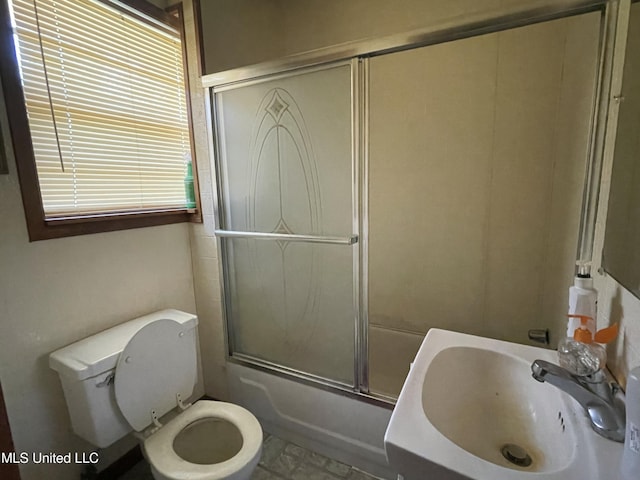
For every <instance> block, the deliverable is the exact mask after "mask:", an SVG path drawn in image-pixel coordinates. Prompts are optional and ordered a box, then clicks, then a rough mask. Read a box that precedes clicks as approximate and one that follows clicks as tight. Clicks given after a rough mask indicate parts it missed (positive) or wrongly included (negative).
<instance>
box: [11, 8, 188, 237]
mask: <svg viewBox="0 0 640 480" xmlns="http://www.w3.org/2000/svg"><path fill="white" fill-rule="evenodd" d="M136 3H139V2H136ZM9 4H10V8H12V14H13V22H12V20H11V18H10V16H9V14H10V12H9V11H2V12H0V14H1V15H2V17H3V18H2V38H1V40H2V43H3V45H5V46H3V47H2V49H3V50H2V80H3V86H4V90H5V98H6V103H7V110H8V113H9V118H10V124H11V131H12V137H13V144H14V150H15V151H16V161H17V164H18V172H19V176H20V182H21V187H22V195H23V203H24V205H25V213H26V216H27V224H28V228H29V235H30V238H31V240H39V239H43V238H53V237H59V236H67V235H75V234H81V233H92V232H97V231H108V230H115V229H121V228H133V227H139V226H148V225H157V224H163V223H172V222H178V221H186V220H193V217H194V216H196V217H197V213H196V208H195V207H196V205H195V195H194V194H193V190H192V189H191V188H190V185H192V184H191V183H190V181H189V179H188V177H189V176H190V175H191V168H192V167H191V150H192V149H191V138H190V128H189V109H188V102H187V91H186V89H185V80H184V76H185V74H184V72H185V69H184V68H183V46H182V43H183V42H182V39H181V30H180V29H179V28H178V26H177V23H176V21H175V20H176V19H175V17H174V16H172V15H169V14H167V13H166V12H164V11H163V10H160V9H157V8H155V7H153V6H152V5H150V4H144V5H145V6H146V8H145V14H141V13H140V11H139V10H134V9H133V8H132V7H130V6H128V5H127V4H125V3H119V2H118V3H116V2H108V1H105V2H102V1H98V0H9ZM2 8H3V10H4V9H5V8H6V6H3V7H2ZM149 13H152V14H153V15H149ZM7 17H9V18H7ZM8 22H12V23H13V26H12V25H11V23H8ZM11 40H13V42H11ZM8 43H13V44H14V45H17V48H16V47H15V46H13V49H14V51H10V49H11V47H8V46H6V44H8ZM18 92H19V93H18ZM17 93H18V95H16V94H17ZM16 98H19V99H24V101H15V99H16ZM25 129H28V130H27V133H25ZM25 140H26V142H25ZM25 143H26V145H25Z"/></svg>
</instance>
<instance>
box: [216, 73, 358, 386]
mask: <svg viewBox="0 0 640 480" xmlns="http://www.w3.org/2000/svg"><path fill="white" fill-rule="evenodd" d="M352 83H353V80H352V66H351V63H342V64H338V65H333V66H329V67H322V68H315V69H310V70H305V71H303V72H302V73H300V72H295V73H290V74H284V75H278V76H274V77H270V78H267V79H264V80H252V81H248V82H243V83H237V84H234V85H231V86H226V87H219V88H216V89H215V90H214V95H215V106H216V128H217V139H218V172H219V178H218V182H219V185H218V187H219V191H220V192H221V195H220V212H219V218H220V230H217V231H216V233H217V235H218V236H219V237H220V238H221V239H222V246H223V267H224V277H225V307H226V308H225V310H226V315H227V325H228V329H229V340H230V350H231V355H232V356H234V357H237V358H242V359H245V360H247V359H248V360H250V361H257V362H260V363H263V364H266V365H272V366H276V367H284V368H285V369H289V370H292V371H295V372H302V373H304V374H308V375H311V376H315V377H320V378H322V379H326V380H329V381H330V382H333V383H338V384H342V385H346V386H350V387H353V386H354V371H355V359H354V348H355V347H354V345H355V340H356V336H355V335H356V319H357V295H356V292H357V290H356V289H357V280H356V279H357V268H358V263H357V258H358V255H357V253H358V252H357V239H358V237H357V225H358V223H357V214H356V213H355V212H356V211H357V210H356V205H355V198H356V197H355V195H354V185H355V184H356V183H355V180H356V179H355V175H356V173H355V172H356V171H357V170H356V168H355V160H354V155H353V151H354V147H353V146H354V140H353V134H352V124H353V118H354V114H353V103H352V96H351V91H352Z"/></svg>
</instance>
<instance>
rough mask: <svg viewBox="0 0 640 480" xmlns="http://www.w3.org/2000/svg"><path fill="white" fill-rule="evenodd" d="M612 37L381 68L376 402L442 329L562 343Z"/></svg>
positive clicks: (474, 45) (568, 26)
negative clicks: (427, 338)
mask: <svg viewBox="0 0 640 480" xmlns="http://www.w3.org/2000/svg"><path fill="white" fill-rule="evenodd" d="M599 30H600V15H599V14H598V13H592V14H586V15H581V16H577V17H570V18H566V19H562V20H555V21H552V22H545V23H540V24H535V25H530V26H526V27H522V28H517V29H512V30H508V31H504V32H499V33H494V34H489V35H483V36H479V37H474V38H469V39H464V40H459V41H453V42H448V43H444V44H439V45H435V46H429V47H424V48H419V49H415V50H410V51H405V52H401V53H393V54H389V55H384V56H380V57H375V58H373V59H371V60H370V65H369V67H370V79H369V82H370V84H369V85H370V105H369V115H370V136H369V138H370V145H369V148H370V153H369V178H370V180H369V258H368V261H369V267H368V268H369V282H368V286H369V315H368V317H369V323H370V327H371V328H370V340H371V343H370V349H369V364H370V369H371V371H370V385H371V389H372V390H373V391H377V392H381V393H387V394H390V395H397V394H398V390H399V389H398V382H389V381H388V379H389V378H404V376H405V375H406V372H407V371H408V366H409V365H408V363H409V361H410V360H411V358H413V356H414V355H415V350H416V349H417V346H418V345H419V338H420V337H421V336H423V335H424V334H425V333H426V332H427V331H428V330H429V328H433V327H439V328H446V329H449V330H456V331H462V332H466V333H471V334H477V335H483V336H489V337H494V338H499V339H504V340H508V341H514V342H520V343H527V331H528V330H529V329H531V328H549V329H551V331H552V334H553V341H556V342H557V338H558V337H557V333H558V332H559V331H560V330H561V328H562V325H563V323H564V321H565V317H564V315H565V313H566V305H567V288H568V286H569V284H570V282H571V278H572V275H573V266H574V262H575V255H576V249H577V238H578V231H579V228H578V226H579V221H580V212H581V203H582V193H583V183H584V175H585V171H586V166H587V159H588V155H589V152H588V147H589V131H590V124H591V117H592V107H593V101H594V100H593V99H594V92H595V84H596V75H597V58H598V41H599V40H598V39H599ZM388 342H393V343H394V344H397V345H398V346H397V347H396V351H397V352H398V355H396V357H395V360H396V361H389V356H388V355H385V354H384V353H381V352H384V350H385V349H384V348H381V347H380V345H385V344H387V343H388ZM376 345H377V346H378V347H376ZM402 345H404V347H403V346H402ZM385 379H387V380H385ZM394 383H395V384H394Z"/></svg>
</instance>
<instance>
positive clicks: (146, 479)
mask: <svg viewBox="0 0 640 480" xmlns="http://www.w3.org/2000/svg"><path fill="white" fill-rule="evenodd" d="M375 478H376V477H372V476H370V475H367V474H366V473H363V472H361V471H359V470H356V469H355V468H353V467H351V466H349V465H345V464H344V463H340V462H338V461H336V460H333V459H331V458H327V457H325V456H322V455H320V454H318V453H316V452H312V451H311V450H307V449H306V448H302V447H300V446H298V445H295V444H293V443H289V442H286V441H284V440H282V439H280V438H278V437H275V436H273V435H267V436H266V437H265V440H264V443H263V444H262V458H261V459H260V463H259V465H258V467H257V468H256V470H255V472H254V473H253V475H252V476H251V480H374V479H375ZM120 480H153V477H152V476H151V470H150V469H149V465H147V463H146V462H144V461H142V462H140V463H138V464H137V465H136V466H135V467H134V468H132V469H131V470H129V471H128V472H127V473H126V474H125V475H123V476H121V477H120Z"/></svg>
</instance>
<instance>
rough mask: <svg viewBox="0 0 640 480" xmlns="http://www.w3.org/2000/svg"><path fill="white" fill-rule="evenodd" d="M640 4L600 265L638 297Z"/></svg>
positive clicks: (634, 8)
mask: <svg viewBox="0 0 640 480" xmlns="http://www.w3.org/2000/svg"><path fill="white" fill-rule="evenodd" d="M639 52H640V3H638V2H636V3H633V4H632V5H631V12H630V16H629V33H628V37H627V47H626V55H625V65H624V76H623V80H622V82H623V83H622V99H621V104H620V110H619V116H618V132H617V135H616V143H615V154H614V160H613V171H612V175H611V193H610V195H609V213H608V217H607V226H606V232H605V243H604V252H603V259H602V265H603V267H604V269H605V270H606V272H607V273H608V274H609V275H611V276H612V277H613V278H615V279H616V280H617V281H618V282H619V283H620V284H622V285H623V286H624V287H625V288H626V289H627V290H629V291H630V292H631V293H633V294H634V295H635V296H636V297H638V298H640V55H639Z"/></svg>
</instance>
